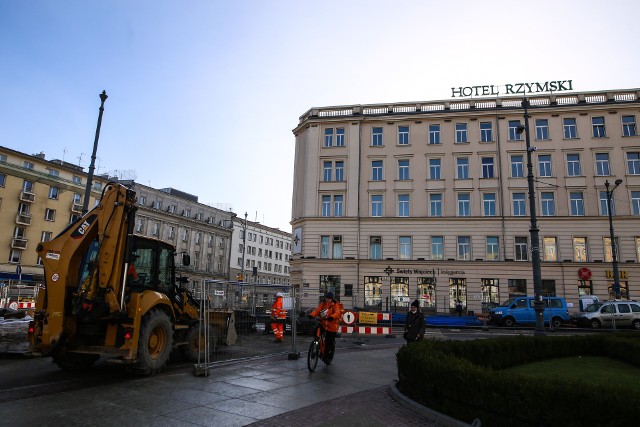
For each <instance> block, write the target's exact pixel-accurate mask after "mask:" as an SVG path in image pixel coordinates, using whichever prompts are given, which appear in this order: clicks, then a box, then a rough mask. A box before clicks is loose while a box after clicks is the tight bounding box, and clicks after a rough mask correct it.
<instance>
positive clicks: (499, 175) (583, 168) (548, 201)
mask: <svg viewBox="0 0 640 427" xmlns="http://www.w3.org/2000/svg"><path fill="white" fill-rule="evenodd" d="M454 96H455V95H454ZM639 98H640V90H638V89H625V90H606V91H597V92H582V93H580V92H573V93H553V94H544V93H536V94H529V96H528V101H529V103H530V106H529V108H528V113H529V114H528V115H529V118H528V122H529V137H530V142H531V146H532V148H531V150H530V152H529V153H530V154H531V156H530V157H531V167H532V172H533V181H534V195H535V209H536V215H537V218H538V228H539V230H540V231H539V242H531V237H530V230H529V229H530V219H531V213H532V212H531V211H530V206H529V194H528V179H527V176H528V165H529V161H528V155H527V154H528V153H527V149H526V142H525V135H526V133H523V132H522V126H523V125H524V109H523V98H522V97H521V96H519V97H516V96H504V97H501V96H494V97H479V98H463V99H459V98H457V99H451V100H444V101H427V102H412V103H391V104H376V105H345V106H337V107H323V108H312V109H310V110H308V111H307V112H305V113H304V114H303V115H302V116H301V117H300V119H299V123H298V125H297V126H296V127H295V129H294V130H293V133H294V135H295V144H296V153H295V170H294V184H293V206H292V218H293V220H292V227H293V242H294V245H293V253H292V259H291V282H292V283H293V284H294V285H299V286H301V289H302V294H303V296H304V298H305V302H304V303H303V304H306V305H311V304H313V303H315V302H317V300H318V297H319V296H320V295H322V294H323V293H324V292H326V291H327V290H333V291H334V292H336V294H338V295H340V296H341V299H342V301H343V303H344V304H345V306H346V307H347V308H349V307H358V308H363V309H367V310H385V311H386V310H402V311H404V310H406V309H407V307H408V304H409V303H410V302H411V301H413V300H414V299H419V300H420V301H421V305H422V307H423V308H424V309H425V310H426V311H427V312H429V313H438V314H443V313H449V312H451V311H452V310H453V309H454V307H455V303H456V301H458V300H460V301H461V302H462V304H463V306H464V307H465V310H467V311H469V312H474V313H479V312H481V311H487V310H489V309H490V308H491V307H493V306H495V305H497V304H499V303H502V302H505V301H506V300H507V299H508V298H509V297H511V296H516V295H525V294H526V295H533V278H532V265H531V256H532V251H531V248H532V245H534V244H535V245H538V246H537V247H538V248H539V253H540V261H541V275H542V288H543V289H542V291H543V294H544V295H557V296H563V297H566V298H567V301H568V302H569V303H570V304H572V305H573V307H574V309H575V310H577V309H578V301H579V298H580V296H582V295H595V296H597V297H599V298H600V299H608V298H610V297H611V296H612V295H613V289H612V284H613V273H612V261H613V253H612V250H611V246H612V245H611V238H610V228H609V221H608V217H609V210H608V203H607V201H608V197H607V187H606V184H607V183H608V184H609V185H610V187H609V188H610V189H611V188H613V187H614V182H615V181H616V180H619V179H620V180H622V182H621V184H620V185H619V186H618V187H616V189H615V190H613V192H612V193H610V194H612V197H611V202H612V203H611V217H612V223H613V225H614V229H615V237H614V244H615V248H616V249H617V250H616V254H617V257H616V258H617V261H618V265H619V271H620V279H621V280H620V285H621V294H622V297H623V298H625V299H638V298H640V269H639V267H638V262H639V261H640V137H639V136H638V130H637V120H638V116H639V111H640V99H639Z"/></svg>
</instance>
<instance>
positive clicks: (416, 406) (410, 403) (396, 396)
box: [387, 381, 477, 427]
mask: <svg viewBox="0 0 640 427" xmlns="http://www.w3.org/2000/svg"><path fill="white" fill-rule="evenodd" d="M387 392H388V393H389V395H390V396H391V398H392V399H393V400H395V401H396V402H398V403H399V404H400V405H402V406H404V407H405V408H407V409H410V410H411V411H413V412H414V413H416V414H418V415H421V416H423V417H425V418H427V419H429V420H433V421H436V422H438V423H440V424H442V425H443V426H446V427H470V426H474V425H477V424H467V423H465V422H463V421H460V420H456V419H455V418H452V417H450V416H448V415H445V414H443V413H440V412H438V411H434V410H433V409H431V408H428V407H426V406H424V405H421V404H420V403H418V402H416V401H414V400H412V399H409V398H408V397H407V396H405V395H404V394H402V393H401V392H400V390H398V387H396V381H394V382H392V383H391V384H390V385H389V388H388V389H387Z"/></svg>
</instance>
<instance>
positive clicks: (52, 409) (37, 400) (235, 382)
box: [0, 343, 464, 427]
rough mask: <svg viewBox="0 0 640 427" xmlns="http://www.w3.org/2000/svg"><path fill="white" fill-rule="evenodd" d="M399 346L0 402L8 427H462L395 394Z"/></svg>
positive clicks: (241, 364) (242, 363) (250, 361)
mask: <svg viewBox="0 0 640 427" xmlns="http://www.w3.org/2000/svg"><path fill="white" fill-rule="evenodd" d="M399 346H400V344H399V343H394V344H391V345H385V346H376V347H375V348H374V347H367V346H366V345H365V346H362V347H358V348H350V349H344V350H343V349H340V348H338V350H337V352H336V357H335V360H334V363H333V364H332V365H331V366H325V365H324V364H322V363H321V362H319V363H318V367H317V368H316V371H315V372H314V373H310V372H309V371H308V369H307V360H306V352H304V351H303V352H301V354H300V356H301V357H300V358H299V359H296V360H289V358H288V354H287V353H286V352H283V353H282V354H277V355H273V356H268V357H261V358H247V359H246V360H236V361H232V362H224V363H216V364H213V365H212V366H211V367H210V368H209V370H208V375H206V376H199V375H195V374H194V373H193V372H191V371H188V370H186V369H182V370H180V371H173V372H172V371H169V372H167V373H165V374H161V375H156V376H153V377H141V378H139V379H134V380H131V381H127V382H125V383H114V384H102V385H99V386H95V387H90V388H83V389H80V390H70V391H64V392H61V393H53V394H48V395H41V396H37V397H31V398H25V399H20V400H14V401H11V402H5V403H0V420H2V421H0V423H1V424H2V425H7V426H23V425H25V426H26V425H38V426H61V425H64V426H89V425H92V426H133V425H135V426H246V425H252V426H305V427H309V426H332V427H336V426H337V427H340V426H350V427H351V426H374V427H375V426H408V425H421V426H450V425H464V424H463V423H460V422H458V421H456V420H453V419H451V418H448V417H446V416H442V415H440V414H437V413H434V412H432V411H430V410H429V409H428V408H425V407H423V406H421V405H418V404H416V403H414V402H412V401H410V400H408V399H406V398H404V397H403V396H402V395H400V394H399V393H397V390H396V389H395V381H396V380H397V368H396V359H395V354H396V352H397V350H398V348H399Z"/></svg>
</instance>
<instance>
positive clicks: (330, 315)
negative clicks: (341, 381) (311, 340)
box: [309, 292, 340, 365]
mask: <svg viewBox="0 0 640 427" xmlns="http://www.w3.org/2000/svg"><path fill="white" fill-rule="evenodd" d="M309 317H311V318H314V317H319V318H320V327H322V328H323V329H324V330H325V331H326V336H325V342H324V345H325V347H324V348H325V352H324V359H323V362H324V363H325V364H327V365H331V361H332V360H333V355H334V354H335V350H336V333H337V332H338V323H339V322H340V321H339V317H340V308H339V305H337V304H336V302H335V297H334V295H333V292H327V294H326V295H325V297H324V301H322V302H321V303H320V304H318V306H317V307H316V308H315V310H313V311H312V312H311V313H310V314H309Z"/></svg>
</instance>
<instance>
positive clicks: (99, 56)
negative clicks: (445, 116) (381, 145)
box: [0, 0, 640, 231]
mask: <svg viewBox="0 0 640 427" xmlns="http://www.w3.org/2000/svg"><path fill="white" fill-rule="evenodd" d="M442 3H443V2H435V1H426V0H424V1H417V0H416V1H403V0H397V1H393V2H391V1H382V0H368V1H360V0H353V1H348V0H341V1H334V0H325V1H316V2H313V1H300V0H298V1H288V0H282V1H275V0H273V1H268V0H263V1H258V0H255V1H245V0H233V1H224V2H223V1H214V0H207V1H205V0H183V1H168V0H139V1H138V0H110V1H86V0H76V1H73V0H29V1H25V0H3V1H2V2H0V54H1V57H2V65H1V66H0V145H3V146H6V147H9V148H12V149H16V150H20V151H24V152H26V153H29V154H35V153H39V152H44V153H45V154H46V157H47V159H63V158H64V160H65V161H68V162H71V163H74V164H80V165H81V166H84V167H85V168H87V169H88V166H89V161H90V155H91V150H92V147H93V139H94V135H95V129H96V122H97V117H98V107H99V106H100V99H99V96H98V95H99V93H100V92H101V91H102V90H106V91H107V94H108V96H109V98H108V100H107V101H106V103H105V112H104V117H103V122H102V129H101V134H100V142H99V146H98V155H97V157H98V159H97V161H96V167H97V168H98V172H100V173H105V172H112V173H113V172H115V173H116V174H119V175H120V176H123V177H135V178H136V181H137V182H140V183H142V184H145V185H151V186H152V187H155V188H164V187H174V188H177V189H179V190H181V191H185V192H188V193H191V194H195V195H197V196H198V197H199V201H200V202H202V203H207V204H213V205H216V206H221V207H230V208H232V210H233V211H234V212H235V213H237V214H238V216H240V217H244V212H247V213H248V214H249V216H248V218H249V219H250V220H257V221H259V222H261V223H264V224H266V225H269V226H272V227H278V228H281V229H283V230H287V231H290V230H291V227H290V225H289V221H290V217H291V193H292V178H293V156H294V136H293V134H292V132H291V130H292V129H293V128H294V127H295V126H296V125H297V123H298V118H299V116H300V115H302V114H303V113H304V112H305V111H307V110H308V109H309V108H311V107H317V106H329V105H343V104H364V103H379V102H404V101H426V100H440V99H448V98H450V97H451V87H458V86H472V85H482V84H504V83H511V82H536V81H539V82H544V81H547V80H566V79H572V80H573V87H574V90H576V91H586V90H603V89H620V88H637V87H640V82H639V78H638V77H637V76H638V70H639V69H640V63H639V62H640V60H639V56H638V54H637V51H638V48H637V42H638V40H640V27H639V26H637V25H635V23H634V22H635V20H636V18H637V17H638V16H640V2H637V1H636V0H633V1H624V0H622V1H621V0H618V1H611V2H606V3H603V2H601V1H558V0H556V1H544V0H542V1H536V2H515V1H491V0H488V1H483V2H480V1H450V2H446V4H442Z"/></svg>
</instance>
